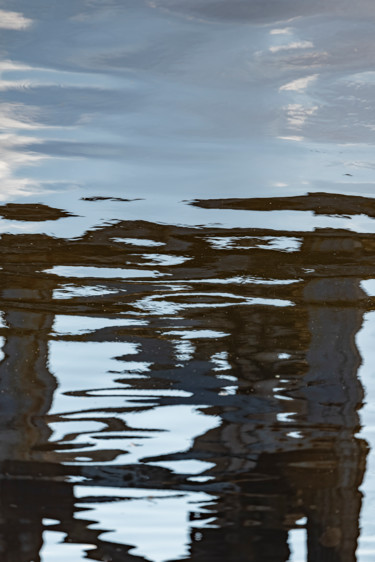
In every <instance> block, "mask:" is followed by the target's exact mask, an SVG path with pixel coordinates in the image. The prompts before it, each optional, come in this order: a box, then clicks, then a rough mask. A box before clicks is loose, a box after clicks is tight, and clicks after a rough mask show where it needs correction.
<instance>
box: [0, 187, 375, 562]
mask: <svg viewBox="0 0 375 562" xmlns="http://www.w3.org/2000/svg"><path fill="white" fill-rule="evenodd" d="M285 199H287V198H283V201H282V205H283V206H284V207H283V208H288V209H289V208H291V209H294V208H295V207H294V206H293V205H295V201H291V203H292V206H291V207H288V202H286V201H285ZM291 199H295V198H291ZM354 199H355V198H353V201H352V203H353V204H354V203H356V201H354ZM361 199H362V198H357V203H358V205H359V206H360V205H361ZM267 201H269V200H267ZM309 201H310V202H311V199H309V198H307V202H309ZM273 203H274V204H275V205H276V204H277V202H276V201H274V202H273ZM336 203H337V208H338V209H339V208H340V201H339V200H338V202H336ZM195 204H200V202H196V203H195ZM253 204H254V202H252V201H251V200H243V208H244V209H251V208H253V207H252V205H253ZM315 204H316V202H315V199H313V206H314V205H315ZM367 204H368V202H367V203H366V205H367ZM210 205H211V207H212V208H215V205H216V206H218V205H220V206H221V208H225V206H227V207H229V208H230V202H228V201H219V202H213V201H211V202H203V203H202V206H206V207H210ZM236 205H237V207H236V208H238V205H240V203H239V202H237V203H236ZM257 205H258V203H257ZM298 205H300V206H299V210H301V203H300V202H299V203H298ZM28 207H29V210H28V212H29V211H30V206H28ZM270 208H273V206H272V205H271V207H270ZM348 208H349V207H348V204H347V201H345V213H348V212H349V211H348ZM366 209H367V207H366ZM304 210H306V211H310V210H314V208H312V207H311V205H310V207H309V205H308V203H307V204H306V206H305V207H304ZM357 210H358V207H357ZM52 211H53V210H51V212H52ZM55 211H56V210H55ZM56 212H57V211H56ZM325 212H327V211H325ZM60 220H63V218H62V219H60ZM0 254H1V260H2V270H1V271H0V283H1V300H0V306H1V308H2V310H3V314H4V316H3V327H2V328H1V336H2V337H3V353H4V358H3V360H2V363H1V364H0V400H1V427H0V439H1V445H2V446H1V451H0V461H1V467H2V470H1V475H2V481H1V486H0V494H1V519H0V533H1V541H0V551H1V552H2V558H3V559H4V560H9V561H13V560H17V561H18V562H22V561H25V562H26V561H30V560H40V559H43V556H42V555H41V554H40V552H43V551H41V549H42V548H44V546H43V537H44V536H45V535H44V534H43V533H46V532H50V531H51V529H52V531H53V532H59V533H63V535H62V536H63V537H64V539H63V540H64V541H65V543H64V544H65V545H66V548H68V547H71V546H72V545H81V546H82V548H83V550H84V552H86V556H87V557H88V558H89V559H93V560H143V559H144V560H149V559H154V560H172V559H178V558H182V557H183V556H185V558H186V557H188V558H189V559H190V560H194V561H195V560H196V561H200V560H202V561H203V560H205V561H211V560H212V561H217V560H226V561H228V562H230V561H233V562H234V561H236V562H242V561H262V562H263V561H264V562H266V561H267V562H268V561H272V562H276V561H277V562H279V561H280V562H284V561H287V560H288V559H289V557H290V545H289V542H288V535H289V532H290V531H291V530H293V529H299V530H300V531H301V532H305V533H306V540H307V550H308V560H309V562H315V561H316V562H318V561H319V562H321V561H337V562H354V561H355V560H356V556H355V551H356V546H357V538H358V534H359V527H358V525H359V523H358V520H359V514H360V508H361V494H360V492H359V486H360V484H361V481H362V479H363V475H364V471H365V463H366V454H367V446H366V443H365V442H364V441H363V440H361V439H360V438H358V437H357V434H358V432H359V430H360V424H359V418H358V410H359V408H360V407H361V405H362V402H363V390H362V387H361V384H360V382H359V380H358V377H357V371H358V367H359V365H360V363H361V357H360V355H359V352H358V350H357V347H356V343H355V340H356V334H357V333H358V331H359V329H360V328H361V325H362V317H363V313H364V312H365V311H367V310H371V309H373V308H374V300H373V298H372V297H371V296H369V295H367V294H366V293H365V291H364V290H363V289H362V286H361V282H362V281H363V280H365V279H371V278H372V277H373V276H374V265H373V264H374V254H375V238H374V236H373V235H370V234H358V233H355V232H351V231H348V230H333V229H327V230H315V231H314V232H310V233H306V232H290V231H274V230H272V231H271V230H266V229H253V228H250V227H249V228H242V229H232V230H230V231H228V230H226V229H222V228H219V227H214V226H212V227H201V228H188V227H179V226H171V225H161V224H154V223H147V222H141V221H138V222H137V221H122V222H118V223H116V224H111V225H106V226H104V227H101V228H97V229H95V230H91V231H88V232H86V234H85V235H84V236H82V237H81V238H76V239H71V240H69V239H59V238H54V237H48V236H45V235H38V234H17V235H11V234H5V235H3V236H2V238H1V240H0ZM98 358H99V359H98ZM85 490H87V491H85ZM106 490H107V492H106ZM116 490H117V491H116ZM135 490H137V494H138V495H137V496H136V497H135V496H134V491H135ZM158 494H159V495H158ZM160 494H161V495H160ZM163 494H164V495H163ZM159 496H160V497H159ZM173 498H174V500H173ZM183 498H187V500H186V502H185V500H182V499H183ZM194 498H195V499H194ZM172 500H173V501H176V502H180V503H181V502H182V503H183V502H185V503H184V506H185V507H184V508H183V509H184V510H185V511H184V513H186V515H187V516H188V518H189V521H188V522H185V523H184V524H185V526H187V527H186V528H187V532H188V537H187V542H188V543H189V544H188V546H185V545H184V542H183V540H182V546H181V545H180V546H179V547H178V548H177V547H176V549H175V550H173V549H172V550H170V551H168V550H167V551H165V550H164V551H163V550H162V553H161V554H156V551H157V548H156V547H155V554H154V556H153V555H152V553H151V554H150V553H149V552H145V551H144V550H143V551H142V547H140V546H139V544H136V539H134V536H133V535H132V534H131V533H130V530H129V529H130V528H131V520H130V519H129V518H128V519H126V518H125V519H124V520H123V521H122V520H120V519H119V520H117V521H113V520H112V523H113V525H114V526H115V527H116V528H114V527H112V528H109V527H106V526H105V524H104V521H105V518H102V519H101V518H100V517H101V516H100V517H97V518H96V516H97V514H99V515H100V514H101V513H102V512H103V509H102V508H103V506H105V505H106V504H107V503H108V502H112V503H111V505H112V507H113V506H114V505H115V504H116V502H117V503H119V504H121V505H123V506H124V508H123V509H124V512H126V505H128V504H129V505H130V504H131V505H133V504H134V505H136V506H141V505H143V504H142V502H146V504H147V502H149V507H151V508H152V507H153V506H154V511H155V513H156V516H155V517H156V520H157V518H158V517H162V515H161V514H162V513H163V507H162V506H163V505H168V501H170V502H171V501H172ZM137 501H138V504H137ZM173 501H172V503H171V505H175V504H173ZM132 502H133V504H132ZM176 505H177V503H176ZM159 506H161V507H160V508H159ZM349 506H350V507H349ZM134 509H135V511H134V513H137V509H138V508H137V509H136V508H134ZM172 509H173V508H172ZM177 509H179V508H177V507H176V510H177ZM101 510H102V511H101ZM139 510H141V507H139ZM134 516H135V515H134ZM95 521H96V524H94V523H95ZM101 525H102V526H101ZM105 531H107V532H108V531H111V535H110V536H109V538H108V535H106V534H105ZM115 531H116V532H115ZM144 532H145V536H147V532H148V531H147V529H146V528H145V530H144ZM165 532H166V535H165V537H168V529H167V530H166V531H165ZM111 536H112V538H111ZM107 538H108V540H107ZM133 539H134V540H133ZM153 540H154V539H153ZM166 540H167V538H166ZM150 544H151V547H150V548H151V549H152V548H153V546H152V544H153V543H152V541H151V543H150ZM184 548H185V551H184ZM179 549H180V550H179ZM67 553H68V551H67ZM68 555H69V554H68Z"/></svg>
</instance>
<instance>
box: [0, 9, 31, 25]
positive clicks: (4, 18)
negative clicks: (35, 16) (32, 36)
mask: <svg viewBox="0 0 375 562" xmlns="http://www.w3.org/2000/svg"><path fill="white" fill-rule="evenodd" d="M32 23H33V20H32V19H30V18H25V16H24V15H23V14H21V13H20V12H9V11H8V10H0V29H15V30H21V29H27V28H28V27H30V25H31V24H32Z"/></svg>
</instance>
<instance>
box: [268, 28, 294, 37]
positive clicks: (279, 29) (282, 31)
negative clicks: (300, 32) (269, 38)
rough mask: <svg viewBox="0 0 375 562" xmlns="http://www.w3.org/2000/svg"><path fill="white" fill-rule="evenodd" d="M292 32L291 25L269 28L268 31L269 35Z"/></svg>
mask: <svg viewBox="0 0 375 562" xmlns="http://www.w3.org/2000/svg"><path fill="white" fill-rule="evenodd" d="M291 32H292V28H291V27H282V28H278V29H277V28H276V29H271V31H270V35H290V34H291Z"/></svg>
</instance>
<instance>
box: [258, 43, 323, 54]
mask: <svg viewBox="0 0 375 562" xmlns="http://www.w3.org/2000/svg"><path fill="white" fill-rule="evenodd" d="M312 47H314V44H313V43H312V42H311V41H294V42H293V43H288V45H275V46H274V47H270V49H269V50H270V51H271V53H278V52H279V51H290V50H292V49H311V48H312Z"/></svg>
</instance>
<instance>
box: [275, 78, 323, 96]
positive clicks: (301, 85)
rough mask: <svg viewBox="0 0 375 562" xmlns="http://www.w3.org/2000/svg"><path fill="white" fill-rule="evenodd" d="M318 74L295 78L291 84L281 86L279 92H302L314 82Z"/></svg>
mask: <svg viewBox="0 0 375 562" xmlns="http://www.w3.org/2000/svg"><path fill="white" fill-rule="evenodd" d="M318 76H319V74H312V75H311V76H305V77H304V78H297V80H293V81H292V82H288V83H287V84H284V86H281V88H280V91H281V92H282V91H287V92H304V91H305V90H306V88H307V86H308V85H309V84H311V82H314V81H315V80H316V79H317V78H318Z"/></svg>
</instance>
